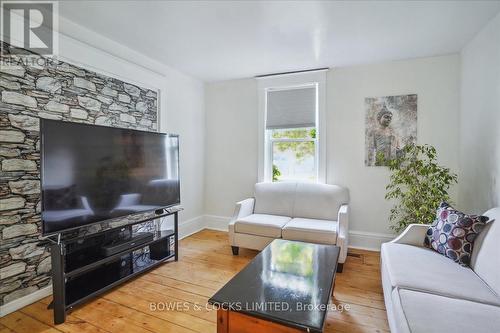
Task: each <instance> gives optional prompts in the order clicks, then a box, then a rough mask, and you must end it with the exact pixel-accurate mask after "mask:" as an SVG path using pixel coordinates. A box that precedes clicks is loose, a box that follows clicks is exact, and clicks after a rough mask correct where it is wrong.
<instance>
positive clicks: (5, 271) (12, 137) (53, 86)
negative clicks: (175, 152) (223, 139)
mask: <svg viewBox="0 0 500 333" xmlns="http://www.w3.org/2000/svg"><path fill="white" fill-rule="evenodd" d="M23 53H26V51H24V50H20V49H16V48H12V47H10V46H9V45H8V44H5V43H3V44H2V53H1V54H0V57H1V59H0V60H1V61H2V64H1V66H0V95H1V99H0V232H1V236H0V237H1V244H0V304H4V303H8V302H11V301H13V300H15V299H17V298H19V297H22V296H25V295H27V294H30V293H32V292H34V291H36V290H38V289H40V288H42V287H44V286H46V285H48V284H49V283H50V281H51V280H50V254H49V250H48V248H47V246H46V245H40V244H39V242H40V240H41V218H40V210H41V203H40V174H39V167H40V161H39V159H40V153H39V148H40V141H39V118H48V119H59V120H63V121H72V122H80V123H90V124H96V125H106V126H116V127H126V128H134V129H142V130H149V131H156V130H157V92H155V91H153V90H149V89H145V88H141V87H138V86H136V85H133V84H129V83H126V82H122V81H120V80H117V79H115V78H112V77H108V76H105V75H101V74H98V73H95V72H92V71H89V70H86V69H83V68H80V67H77V66H74V65H71V64H69V63H66V62H61V61H53V60H51V61H47V60H46V59H45V58H42V57H40V56H36V55H30V56H29V58H30V60H29V61H21V60H23V59H26V55H22V54H23ZM6 63H9V64H11V65H12V64H15V66H11V65H9V66H6V65H5V64H6ZM139 218H140V217H139ZM128 222H130V217H128V218H127V219H124V220H118V221H114V222H113V223H114V224H113V223H106V224H103V225H94V226H92V227H89V228H87V229H86V231H85V232H93V231H98V230H102V229H103V228H109V227H115V226H117V225H121V224H125V223H128Z"/></svg>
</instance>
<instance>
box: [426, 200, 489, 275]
mask: <svg viewBox="0 0 500 333" xmlns="http://www.w3.org/2000/svg"><path fill="white" fill-rule="evenodd" d="M487 221H488V217H486V216H478V215H467V214H464V213H462V212H460V211H458V210H456V209H454V208H453V207H451V206H450V205H449V204H448V203H446V202H442V203H441V204H440V205H439V208H438V210H437V213H436V220H434V222H433V223H432V225H431V226H430V227H429V230H427V234H426V235H425V241H424V245H425V246H426V247H429V248H431V249H433V250H435V251H437V252H439V253H441V254H442V255H444V256H446V257H448V258H450V259H452V260H453V261H455V262H456V263H459V264H460V265H462V266H469V265H470V258H471V253H472V246H473V245H474V240H475V239H476V237H477V235H478V234H479V233H480V232H481V230H483V228H484V226H485V225H486V222H487Z"/></svg>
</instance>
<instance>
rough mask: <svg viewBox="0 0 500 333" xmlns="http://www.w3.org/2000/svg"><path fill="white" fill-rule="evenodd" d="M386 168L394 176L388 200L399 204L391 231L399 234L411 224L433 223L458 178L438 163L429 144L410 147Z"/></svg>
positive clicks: (388, 163) (393, 215) (392, 211)
mask: <svg viewBox="0 0 500 333" xmlns="http://www.w3.org/2000/svg"><path fill="white" fill-rule="evenodd" d="M386 165H387V166H388V167H389V170H390V171H391V176H390V183H389V185H387V187H386V190H387V194H386V195H385V198H386V199H387V200H395V201H396V204H395V206H394V207H393V208H392V209H391V213H390V218H389V219H390V222H391V228H392V229H393V230H395V231H396V232H400V231H402V230H404V229H405V228H406V226H408V225H409V224H412V223H419V224H427V223H431V222H432V221H433V220H434V217H435V214H436V208H437V207H438V206H439V204H440V203H441V202H442V201H449V200H450V196H449V194H448V190H449V188H450V186H451V185H452V184H454V183H456V182H457V179H458V177H457V175H456V174H455V173H452V172H451V171H450V169H449V168H445V167H443V166H440V165H438V164H437V160H436V149H435V148H434V147H433V146H430V145H415V144H410V145H407V146H405V147H404V148H403V149H402V151H401V153H400V154H398V157H396V158H394V159H392V160H389V161H387V162H386Z"/></svg>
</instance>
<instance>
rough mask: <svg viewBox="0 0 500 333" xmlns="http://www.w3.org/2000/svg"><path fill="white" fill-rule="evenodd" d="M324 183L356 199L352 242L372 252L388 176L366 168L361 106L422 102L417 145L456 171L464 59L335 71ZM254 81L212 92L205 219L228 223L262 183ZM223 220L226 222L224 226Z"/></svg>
mask: <svg viewBox="0 0 500 333" xmlns="http://www.w3.org/2000/svg"><path fill="white" fill-rule="evenodd" d="M326 89H327V102H326V104H327V106H326V109H327V127H328V128H327V137H328V139H327V182H328V183H332V184H340V185H343V186H346V187H348V188H349V189H350V192H351V207H352V220H351V230H352V233H351V240H352V243H353V244H354V245H355V246H358V247H366V248H374V247H377V246H378V244H379V243H380V241H381V240H387V239H388V238H389V237H390V235H388V233H390V230H389V224H388V212H389V209H390V207H391V204H390V203H388V202H386V201H385V200H384V194H385V186H386V184H387V182H388V175H389V173H388V170H387V169H385V168H380V167H365V166H364V135H365V134H364V127H365V124H364V117H365V114H364V112H365V110H364V98H365V97H373V96H386V95H400V94H410V93H416V94H418V141H419V143H429V144H432V145H434V146H436V148H437V150H438V154H439V160H440V162H441V163H443V164H444V165H446V166H448V167H450V168H451V169H452V170H453V171H455V172H457V170H458V131H457V128H458V125H459V123H458V109H459V57H458V55H450V56H443V57H432V58H423V59H415V60H408V61H398V62H391V63H386V64H376V65H367V66H355V67H346V68H337V69H334V70H331V71H329V73H328V75H327V88H326ZM257 100H258V98H257V95H256V83H255V80H254V79H247V80H235V81H224V82H218V83H210V84H207V89H206V113H207V115H206V116H207V126H206V131H207V133H206V134H207V145H206V155H207V160H206V170H207V171H206V175H205V179H206V188H205V193H206V200H205V203H206V212H207V214H209V216H208V220H209V224H210V223H211V222H214V221H215V220H216V221H215V222H217V221H218V222H220V223H219V224H218V225H219V226H221V223H222V222H223V221H224V222H227V217H229V216H230V215H231V214H232V212H233V209H234V203H235V202H236V201H238V200H241V199H244V198H246V197H248V196H251V194H252V190H253V189H252V186H253V184H254V182H255V181H256V179H257V174H256V169H257V159H258V156H257V146H256V143H257V141H258V140H257ZM221 217H222V218H221Z"/></svg>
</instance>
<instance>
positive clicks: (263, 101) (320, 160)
mask: <svg viewBox="0 0 500 333" xmlns="http://www.w3.org/2000/svg"><path fill="white" fill-rule="evenodd" d="M257 80H258V97H259V117H258V118H259V126H258V127H259V128H258V135H259V136H258V138H259V152H258V153H259V157H258V180H259V182H272V169H273V168H272V164H273V163H272V161H273V151H272V144H273V142H279V141H292V142H300V141H313V142H315V169H316V177H315V178H316V180H315V182H317V183H325V182H326V119H325V118H326V117H325V106H326V105H325V104H326V103H325V101H326V96H325V92H326V70H320V71H313V72H306V73H293V74H285V75H277V76H271V77H264V78H257ZM310 86H315V87H316V105H317V106H316V108H317V111H316V127H315V128H316V138H315V139H274V138H272V137H271V132H272V130H267V129H266V119H267V94H268V92H269V91H273V90H274V91H276V90H289V89H294V88H295V89H297V88H304V87H310ZM304 181H306V180H304Z"/></svg>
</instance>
